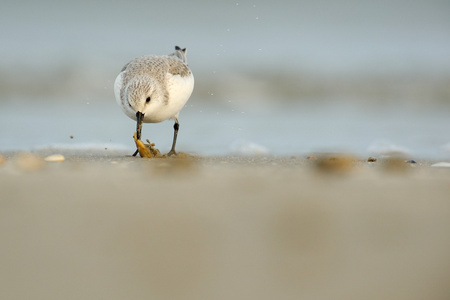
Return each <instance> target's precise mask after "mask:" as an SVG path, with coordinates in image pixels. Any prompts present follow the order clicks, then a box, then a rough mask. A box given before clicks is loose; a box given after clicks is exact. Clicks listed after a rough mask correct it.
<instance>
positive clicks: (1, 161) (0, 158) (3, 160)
mask: <svg viewBox="0 0 450 300" xmlns="http://www.w3.org/2000/svg"><path fill="white" fill-rule="evenodd" d="M5 161H6V158H5V157H4V156H3V155H1V154H0V165H3V164H4V163H5Z"/></svg>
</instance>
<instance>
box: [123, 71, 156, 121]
mask: <svg viewBox="0 0 450 300" xmlns="http://www.w3.org/2000/svg"><path fill="white" fill-rule="evenodd" d="M156 96H157V95H156V82H155V81H154V80H153V79H152V78H149V77H144V76H142V77H136V78H134V79H133V80H131V81H130V82H129V83H128V85H127V87H126V98H127V100H128V105H129V107H130V108H131V109H132V110H133V112H134V113H137V112H141V113H142V114H145V113H147V112H149V111H151V110H152V106H154V105H155V104H156V103H155V102H156V101H152V100H155V99H156Z"/></svg>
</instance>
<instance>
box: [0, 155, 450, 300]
mask: <svg viewBox="0 0 450 300" xmlns="http://www.w3.org/2000/svg"><path fill="white" fill-rule="evenodd" d="M105 152H106V154H105V153H89V152H78V153H63V154H64V156H65V160H64V161H63V162H46V161H44V160H43V158H44V157H46V156H47V155H50V154H54V153H52V152H51V151H49V152H48V153H45V151H44V152H41V153H37V156H36V155H23V154H19V153H9V154H4V158H5V161H4V162H3V163H2V164H1V165H0V187H1V188H0V199H1V201H0V224H1V226H0V236H1V241H2V245H1V248H0V265H1V268H0V285H1V288H0V298H1V299H449V298H450V287H449V286H448V278H450V169H449V168H433V167H431V165H432V164H433V163H435V162H432V161H420V160H418V161H417V163H416V164H410V163H405V162H404V161H403V160H391V161H388V160H381V159H378V160H377V161H376V162H373V163H368V162H367V158H364V159H359V158H356V159H355V158H352V157H348V156H345V157H342V156H338V159H334V160H333V159H331V162H330V159H329V158H327V159H325V160H321V159H320V155H318V156H317V155H316V157H318V158H317V159H307V158H306V157H187V158H186V157H185V158H184V159H172V158H168V159H141V158H135V157H127V156H125V155H124V154H123V153H114V152H108V151H105Z"/></svg>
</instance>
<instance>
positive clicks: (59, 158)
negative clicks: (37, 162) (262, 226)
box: [44, 154, 65, 162]
mask: <svg viewBox="0 0 450 300" xmlns="http://www.w3.org/2000/svg"><path fill="white" fill-rule="evenodd" d="M44 160H45V161H50V162H63V161H64V160H65V157H64V155H62V154H53V155H49V156H47V157H46V158H44Z"/></svg>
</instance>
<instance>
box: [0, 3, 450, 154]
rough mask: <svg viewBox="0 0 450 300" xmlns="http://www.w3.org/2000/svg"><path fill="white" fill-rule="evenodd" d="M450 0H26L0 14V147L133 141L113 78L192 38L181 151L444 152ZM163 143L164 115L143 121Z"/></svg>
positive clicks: (126, 145)
mask: <svg viewBox="0 0 450 300" xmlns="http://www.w3.org/2000/svg"><path fill="white" fill-rule="evenodd" d="M449 15H450V3H447V2H446V1H418V0H416V1H381V2H380V1H379V2H376V3H375V2H371V1H321V2H311V1H277V2H273V1H234V2H225V1H208V2H206V1H200V0H193V1H188V2H187V1H170V2H157V3H156V2H155V3H152V2H151V1H149V2H142V1H127V2H122V1H108V2H106V1H105V2H102V1H97V2H92V1H85V0H81V1H77V2H76V3H74V1H50V0H47V1H39V2H36V1H25V2H24V1H22V2H20V3H19V2H8V3H3V4H2V10H1V11H0V29H1V30H0V43H1V45H2V46H1V47H0V151H10V150H36V149H41V148H42V147H56V148H58V147H60V148H61V147H62V148H70V149H77V148H78V149H92V148H96V149H100V150H102V149H103V150H104V149H105V148H107V149H108V150H104V151H111V150H114V149H115V150H119V151H122V152H132V150H133V146H134V145H133V141H132V138H131V136H132V133H133V131H134V128H135V124H134V122H133V121H132V120H131V119H128V118H127V117H126V116H125V115H124V114H123V113H122V112H121V111H120V108H119V107H118V106H117V105H116V103H115V99H114V95H113V82H114V80H115V77H116V76H117V74H118V72H119V71H120V69H121V68H122V66H123V65H124V64H125V63H127V62H128V61H129V60H131V59H132V58H134V57H137V56H141V55H144V54H168V53H171V52H172V51H173V47H174V46H175V45H179V46H182V47H187V48H188V62H189V65H190V67H191V69H192V70H193V72H194V76H195V80H196V85H195V89H194V93H193V95H192V97H191V99H190V101H189V102H188V104H187V106H186V107H185V108H184V110H183V111H182V112H181V115H180V122H181V127H180V134H179V140H178V145H177V146H178V149H179V150H180V151H186V152H193V153H198V154H204V155H223V154H270V155H303V154H307V153H311V152H317V151H326V152H341V151H346V152H350V153H354V154H357V155H361V156H368V155H383V154H387V153H391V152H399V153H402V154H404V155H407V156H410V157H416V158H433V159H438V158H439V159H449V158H450V117H449V115H450V114H449V113H450V54H449V53H450V18H448V16H449ZM143 136H144V138H149V139H150V140H151V141H152V142H155V143H156V145H157V147H158V148H159V149H160V150H161V151H168V150H169V148H170V143H171V139H172V123H171V122H164V123H161V124H145V125H144V128H143Z"/></svg>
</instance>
